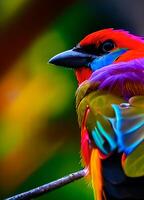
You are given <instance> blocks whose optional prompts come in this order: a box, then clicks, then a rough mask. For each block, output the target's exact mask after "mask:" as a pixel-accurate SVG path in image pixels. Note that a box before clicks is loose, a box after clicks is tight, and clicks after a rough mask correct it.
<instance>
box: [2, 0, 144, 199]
mask: <svg viewBox="0 0 144 200" xmlns="http://www.w3.org/2000/svg"><path fill="white" fill-rule="evenodd" d="M143 8H144V1H141V0H125V1H119V0H110V1H105V0H95V1H94V0H83V1H82V0H81V1H80V0H79V1H76V0H75V1H74V0H69V1H66V0H61V1H54V0H0V199H3V198H5V197H8V196H12V195H14V194H17V193H20V192H23V191H25V190H28V189H31V188H33V187H36V186H39V185H41V184H44V183H46V182H49V181H52V180H54V179H57V178H59V177H62V176H64V175H66V174H68V173H70V172H73V171H76V170H79V169H81V164H80V153H79V152H80V130H79V127H78V124H77V116H76V112H75V90H76V88H77V82H76V80H75V77H74V73H73V71H71V70H67V69H64V68H58V67H54V66H52V65H49V64H47V61H48V59H49V58H50V57H52V56H53V55H55V54H57V53H59V52H61V51H64V50H66V49H69V48H72V47H73V46H75V45H76V44H77V43H78V41H79V40H80V39H82V38H83V37H84V36H85V35H87V34H88V33H90V32H93V31H96V30H98V29H102V28H107V27H114V28H123V29H126V30H129V31H131V32H132V33H135V34H140V35H143V34H144V26H143V19H144V12H143ZM38 199H40V200H44V199H51V200H57V199H63V200H73V199H82V200H88V199H89V200H90V199H93V194H92V190H91V186H90V184H89V183H87V182H86V181H85V180H80V181H77V182H75V183H72V184H70V185H68V186H65V187H64V188H62V189H59V190H57V191H54V192H51V193H49V194H46V195H44V196H41V197H39V198H38Z"/></svg>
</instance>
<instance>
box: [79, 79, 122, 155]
mask: <svg viewBox="0 0 144 200" xmlns="http://www.w3.org/2000/svg"><path fill="white" fill-rule="evenodd" d="M76 96H77V99H76V100H77V113H78V121H79V125H80V126H81V127H84V126H85V127H86V128H87V130H88V134H89V138H90V141H91V144H92V145H94V147H97V148H98V149H99V150H100V152H101V153H102V154H104V155H106V156H107V155H108V154H109V153H111V152H112V151H113V150H115V149H116V147H117V143H116V142H117V141H116V135H115V131H114V129H113V127H112V126H111V122H110V120H109V119H110V118H114V117H115V112H114V109H113V108H112V104H116V105H119V104H121V103H122V102H123V99H122V98H119V97H116V96H115V95H112V94H106V93H104V92H102V91H98V90H96V85H95V87H94V85H93V86H92V87H91V85H90V84H89V82H85V83H84V84H83V85H81V86H80V87H79V89H78V90H77V94H76ZM87 110H89V112H88V114H87V118H86V120H84V118H85V113H86V111H87ZM83 120H84V126H82V124H83Z"/></svg>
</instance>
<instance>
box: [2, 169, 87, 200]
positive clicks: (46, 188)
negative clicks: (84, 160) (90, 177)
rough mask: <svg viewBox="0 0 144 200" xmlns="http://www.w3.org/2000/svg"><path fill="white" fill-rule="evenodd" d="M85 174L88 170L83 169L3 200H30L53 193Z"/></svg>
mask: <svg viewBox="0 0 144 200" xmlns="http://www.w3.org/2000/svg"><path fill="white" fill-rule="evenodd" d="M87 173H88V170H87V169H86V168H85V169H82V170H80V171H77V172H74V173H72V174H69V175H67V176H64V177H62V178H60V179H57V180H55V181H52V182H50V183H46V184H45V185H42V186H39V187H36V188H34V189H31V190H29V191H27V192H23V193H20V194H17V195H15V196H12V197H9V198H7V199H5V200H30V199H32V198H36V197H39V196H41V195H43V194H45V193H47V192H50V191H53V190H55V189H57V188H60V187H62V186H64V185H66V184H69V183H71V182H73V181H75V180H78V179H81V178H83V177H85V176H86V175H87Z"/></svg>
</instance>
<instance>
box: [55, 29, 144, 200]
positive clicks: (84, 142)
mask: <svg viewBox="0 0 144 200" xmlns="http://www.w3.org/2000/svg"><path fill="white" fill-rule="evenodd" d="M71 51H73V53H72V56H70V55H71V54H70V53H71V52H70V51H68V52H67V53H64V54H60V55H58V56H56V57H54V59H53V60H52V63H54V64H58V65H66V66H67V65H70V67H73V68H75V73H76V77H77V79H78V82H79V87H78V89H77V92H76V109H77V114H78V122H79V125H80V127H81V155H82V161H83V164H84V166H86V167H87V168H88V169H89V175H90V177H91V180H92V185H93V188H94V193H95V197H96V199H97V200H103V199H107V200H113V199H123V200H124V199H125V200H126V199H135V200H138V199H144V41H143V40H142V39H141V38H139V37H136V36H133V35H130V34H129V33H127V32H125V31H121V30H113V29H105V30H102V31H98V32H95V33H92V34H90V35H88V36H87V37H85V38H84V39H83V40H82V41H81V42H80V43H79V45H78V46H77V47H76V48H74V49H73V50H71ZM58 58H59V59H58ZM54 61H56V62H57V61H58V63H55V62H54ZM76 64H77V65H76Z"/></svg>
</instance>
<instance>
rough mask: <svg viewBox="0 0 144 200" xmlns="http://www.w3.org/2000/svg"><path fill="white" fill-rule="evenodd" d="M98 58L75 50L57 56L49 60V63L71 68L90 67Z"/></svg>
mask: <svg viewBox="0 0 144 200" xmlns="http://www.w3.org/2000/svg"><path fill="white" fill-rule="evenodd" d="M96 58H97V56H96V55H92V54H87V53H85V52H82V51H78V50H77V49H75V48H74V49H71V50H68V51H64V52H62V53H60V54H57V55H56V56H54V57H52V58H51V59H50V60H49V63H52V64H54V65H60V66H65V67H69V68H78V67H82V66H85V67H88V66H89V64H90V63H91V62H92V61H93V60H94V59H96Z"/></svg>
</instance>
